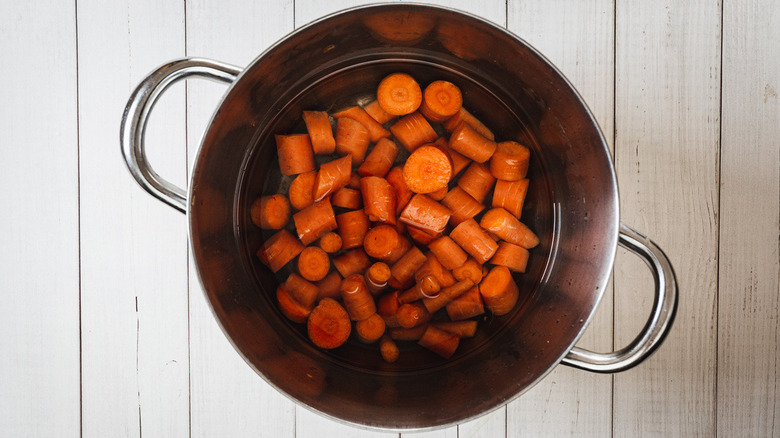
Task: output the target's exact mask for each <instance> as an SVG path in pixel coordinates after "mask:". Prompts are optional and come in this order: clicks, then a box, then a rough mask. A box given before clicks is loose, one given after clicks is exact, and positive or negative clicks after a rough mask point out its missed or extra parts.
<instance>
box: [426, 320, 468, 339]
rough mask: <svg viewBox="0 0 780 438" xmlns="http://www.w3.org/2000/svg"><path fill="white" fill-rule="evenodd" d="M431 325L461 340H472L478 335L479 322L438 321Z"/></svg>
mask: <svg viewBox="0 0 780 438" xmlns="http://www.w3.org/2000/svg"><path fill="white" fill-rule="evenodd" d="M431 325H432V326H433V327H436V328H437V329H441V330H444V331H445V332H447V333H452V334H453V335H455V336H457V337H459V338H470V337H473V336H474V335H475V334H476V333H477V321H437V322H433V323H431Z"/></svg>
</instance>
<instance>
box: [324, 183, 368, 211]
mask: <svg viewBox="0 0 780 438" xmlns="http://www.w3.org/2000/svg"><path fill="white" fill-rule="evenodd" d="M330 203H331V205H333V206H334V207H341V208H348V209H350V210H359V209H361V208H363V195H362V194H361V193H360V190H355V189H350V188H349V187H342V188H340V189H338V190H336V191H335V192H333V195H332V196H331V197H330Z"/></svg>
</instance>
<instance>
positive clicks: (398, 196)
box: [385, 166, 414, 214]
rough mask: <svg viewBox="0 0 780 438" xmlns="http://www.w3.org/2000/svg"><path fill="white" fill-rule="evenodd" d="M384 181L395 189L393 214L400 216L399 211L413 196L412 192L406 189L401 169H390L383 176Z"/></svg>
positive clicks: (397, 167) (398, 167) (399, 167)
mask: <svg viewBox="0 0 780 438" xmlns="http://www.w3.org/2000/svg"><path fill="white" fill-rule="evenodd" d="M385 180H386V181H387V182H388V183H390V185H391V186H393V189H395V214H400V213H401V210H403V209H404V207H406V204H407V203H408V202H409V200H410V199H412V196H414V192H413V191H411V190H409V187H406V183H405V182H404V176H403V167H401V166H396V167H393V168H392V169H390V171H389V172H387V175H386V176H385Z"/></svg>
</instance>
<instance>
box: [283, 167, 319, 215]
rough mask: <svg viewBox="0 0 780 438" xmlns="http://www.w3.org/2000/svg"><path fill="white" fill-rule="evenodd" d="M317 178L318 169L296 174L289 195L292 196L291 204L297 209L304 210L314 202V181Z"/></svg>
mask: <svg viewBox="0 0 780 438" xmlns="http://www.w3.org/2000/svg"><path fill="white" fill-rule="evenodd" d="M316 179H317V171H316V170H312V171H311V172H306V173H301V174H300V175H298V176H296V177H295V179H294V180H292V182H291V183H290V188H289V189H288V191H287V196H289V198H290V204H292V206H293V208H295V209H296V210H303V209H304V208H306V207H308V206H310V205H312V204H314V183H315V181H316Z"/></svg>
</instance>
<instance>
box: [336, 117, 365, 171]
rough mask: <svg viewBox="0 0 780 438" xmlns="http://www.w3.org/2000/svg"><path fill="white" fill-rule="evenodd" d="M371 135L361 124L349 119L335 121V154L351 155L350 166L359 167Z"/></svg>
mask: <svg viewBox="0 0 780 438" xmlns="http://www.w3.org/2000/svg"><path fill="white" fill-rule="evenodd" d="M370 143H371V135H370V134H369V132H368V129H367V128H366V127H365V126H363V124H362V123H360V122H358V121H357V120H355V119H350V118H349V117H341V118H338V119H336V152H337V153H338V154H339V155H352V164H355V165H360V164H361V163H362V162H363V160H364V159H365V158H366V151H368V145H369V144H370Z"/></svg>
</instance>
